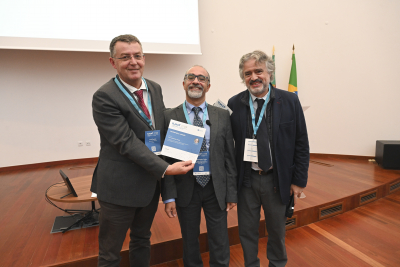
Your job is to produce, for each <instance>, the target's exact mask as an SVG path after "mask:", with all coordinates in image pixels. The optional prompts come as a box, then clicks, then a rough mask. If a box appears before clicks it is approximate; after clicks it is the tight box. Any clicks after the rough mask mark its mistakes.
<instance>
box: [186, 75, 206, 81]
mask: <svg viewBox="0 0 400 267" xmlns="http://www.w3.org/2000/svg"><path fill="white" fill-rule="evenodd" d="M196 78H197V80H198V81H199V82H201V83H205V82H206V81H207V80H208V77H206V76H204V75H194V74H186V75H185V79H188V81H190V82H193V81H194V80H195V79H196Z"/></svg>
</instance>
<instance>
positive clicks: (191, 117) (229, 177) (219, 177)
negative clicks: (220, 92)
mask: <svg viewBox="0 0 400 267" xmlns="http://www.w3.org/2000/svg"><path fill="white" fill-rule="evenodd" d="M183 88H184V90H185V92H186V101H185V102H184V103H183V104H182V105H179V106H178V107H176V108H173V109H170V110H167V111H166V112H165V125H164V126H165V128H166V130H167V127H168V125H169V122H170V120H171V119H173V120H176V121H180V122H185V123H188V124H193V125H195V126H199V127H205V129H206V134H205V138H204V142H203V144H202V148H201V150H200V154H203V155H205V158H206V161H208V162H209V166H210V174H209V175H196V176H194V175H193V171H191V172H188V173H187V174H185V175H176V176H166V178H165V179H163V181H162V182H163V187H162V197H163V200H164V203H166V205H165V211H166V213H167V215H168V216H169V217H170V218H173V217H175V216H176V214H178V219H179V223H180V225H181V232H182V239H183V262H184V265H185V266H203V262H202V260H201V255H200V248H199V239H198V237H199V234H200V217H201V208H203V210H204V214H205V217H206V223H207V234H208V244H209V249H210V266H212V267H213V266H226V267H227V266H229V240H228V228H227V211H229V210H230V209H232V208H233V207H234V206H236V203H237V192H236V167H235V161H234V152H233V151H234V147H233V136H232V129H231V123H230V118H229V112H228V111H226V110H223V109H221V108H217V107H214V106H212V105H208V104H207V103H206V102H205V100H206V93H207V92H208V90H209V89H210V75H209V74H208V72H207V70H205V69H204V68H203V67H201V66H194V67H192V68H190V69H189V70H188V71H187V72H186V75H185V77H184V80H183ZM197 162H199V160H197ZM194 170H196V167H195V169H194Z"/></svg>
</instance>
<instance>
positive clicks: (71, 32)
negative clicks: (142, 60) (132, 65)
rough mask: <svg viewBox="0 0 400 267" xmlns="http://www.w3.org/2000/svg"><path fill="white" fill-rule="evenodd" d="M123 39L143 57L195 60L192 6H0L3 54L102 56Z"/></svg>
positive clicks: (114, 2) (156, 1)
mask: <svg viewBox="0 0 400 267" xmlns="http://www.w3.org/2000/svg"><path fill="white" fill-rule="evenodd" d="M126 33H129V34H133V35H135V36H137V37H138V38H139V40H140V41H141V42H142V44H143V48H144V52H145V53H154V54H201V49H200V33H199V12H198V1H197V0H171V1H165V0H68V1H65V0H64V1H61V0H1V1H0V48H3V49H26V50H60V51H93V52H107V51H109V50H108V46H109V44H110V41H111V40H112V38H114V37H115V36H118V35H120V34H126Z"/></svg>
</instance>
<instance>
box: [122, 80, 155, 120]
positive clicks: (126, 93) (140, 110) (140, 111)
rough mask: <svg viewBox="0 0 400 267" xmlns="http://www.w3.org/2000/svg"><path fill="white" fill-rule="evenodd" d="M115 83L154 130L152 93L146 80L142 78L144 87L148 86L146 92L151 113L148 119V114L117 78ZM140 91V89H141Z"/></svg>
mask: <svg viewBox="0 0 400 267" xmlns="http://www.w3.org/2000/svg"><path fill="white" fill-rule="evenodd" d="M114 81H115V83H116V84H117V86H118V88H119V89H120V90H121V91H122V93H124V94H125V95H126V97H127V98H128V99H129V101H131V103H132V105H133V106H134V107H135V108H136V110H137V111H138V112H139V114H140V115H141V116H142V118H143V119H145V120H146V121H147V123H148V124H149V125H150V127H151V128H153V122H152V121H151V112H152V110H153V109H152V106H151V101H150V93H149V88H148V87H147V83H146V80H145V79H143V78H142V81H143V82H144V85H145V86H146V91H147V107H148V110H149V113H150V118H147V116H146V114H144V112H143V111H142V109H141V108H139V106H138V105H137V104H136V101H135V100H134V99H133V98H132V96H131V95H130V94H129V93H128V92H127V91H126V90H125V88H124V87H123V86H122V84H121V83H120V82H119V80H118V79H117V77H115V78H114ZM139 90H140V89H139Z"/></svg>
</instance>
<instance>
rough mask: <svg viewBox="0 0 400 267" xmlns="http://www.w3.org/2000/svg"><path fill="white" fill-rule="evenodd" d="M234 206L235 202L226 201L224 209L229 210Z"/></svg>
mask: <svg viewBox="0 0 400 267" xmlns="http://www.w3.org/2000/svg"><path fill="white" fill-rule="evenodd" d="M235 206H236V203H232V202H228V203H226V211H230V210H231V209H233V208H234V207H235Z"/></svg>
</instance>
